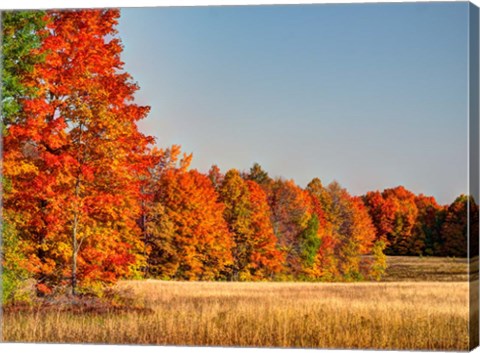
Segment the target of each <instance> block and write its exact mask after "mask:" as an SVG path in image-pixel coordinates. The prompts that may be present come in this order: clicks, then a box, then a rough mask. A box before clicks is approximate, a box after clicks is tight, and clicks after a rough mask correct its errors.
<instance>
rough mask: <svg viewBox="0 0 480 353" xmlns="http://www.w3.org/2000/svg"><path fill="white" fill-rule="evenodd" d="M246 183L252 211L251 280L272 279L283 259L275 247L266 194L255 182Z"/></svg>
mask: <svg viewBox="0 0 480 353" xmlns="http://www.w3.org/2000/svg"><path fill="white" fill-rule="evenodd" d="M246 183H247V187H248V191H249V201H250V207H251V210H252V213H251V227H252V230H253V239H252V252H251V255H250V268H251V270H250V272H251V278H252V279H272V278H274V277H275V276H276V275H277V274H278V273H280V272H281V271H282V270H283V267H284V265H283V264H284V261H285V257H284V254H283V253H282V252H281V251H280V250H279V249H278V247H277V238H276V237H275V234H274V232H273V227H272V223H271V211H270V207H269V205H268V200H267V195H266V193H265V192H264V191H263V189H262V188H261V187H260V186H259V185H258V184H257V183H256V182H254V181H251V180H248V181H247V182H246Z"/></svg>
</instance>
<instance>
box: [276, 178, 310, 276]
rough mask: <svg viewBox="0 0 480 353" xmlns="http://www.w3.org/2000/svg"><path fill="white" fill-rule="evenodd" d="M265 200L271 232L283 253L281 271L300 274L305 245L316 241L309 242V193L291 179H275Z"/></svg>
mask: <svg viewBox="0 0 480 353" xmlns="http://www.w3.org/2000/svg"><path fill="white" fill-rule="evenodd" d="M269 204H270V208H271V210H272V216H271V219H272V225H273V229H274V233H275V235H276V237H277V239H278V244H279V246H280V249H281V250H282V251H283V252H284V253H285V265H286V273H285V274H286V276H290V277H293V278H298V277H299V276H303V275H304V273H305V268H306V267H308V264H310V263H311V262H310V255H308V254H307V252H308V250H307V248H310V247H312V246H316V243H317V242H316V241H313V242H312V233H313V229H312V228H315V223H314V222H315V221H312V220H311V218H312V217H315V215H314V214H313V213H312V210H311V203H310V198H309V195H308V193H307V192H306V191H305V190H302V189H301V188H300V187H299V186H297V185H295V183H294V182H293V181H292V180H287V181H285V180H282V179H277V180H275V181H273V182H272V184H271V194H270V197H269ZM307 228H310V229H307ZM313 236H316V235H313ZM312 243H313V244H312Z"/></svg>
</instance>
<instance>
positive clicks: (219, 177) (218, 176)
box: [208, 164, 224, 189]
mask: <svg viewBox="0 0 480 353" xmlns="http://www.w3.org/2000/svg"><path fill="white" fill-rule="evenodd" d="M208 178H209V179H210V181H211V182H212V185H213V186H214V187H215V189H218V188H219V187H220V185H221V184H222V183H223V178H224V175H223V174H222V172H221V171H220V168H218V166H217V165H216V164H214V165H212V167H211V168H210V170H209V171H208Z"/></svg>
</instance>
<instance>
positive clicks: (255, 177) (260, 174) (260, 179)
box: [246, 163, 272, 187]
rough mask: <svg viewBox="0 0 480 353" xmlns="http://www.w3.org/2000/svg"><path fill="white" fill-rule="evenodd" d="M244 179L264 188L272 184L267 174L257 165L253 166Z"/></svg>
mask: <svg viewBox="0 0 480 353" xmlns="http://www.w3.org/2000/svg"><path fill="white" fill-rule="evenodd" d="M246 179H247V180H252V181H254V182H256V183H257V184H258V185H260V186H262V187H265V186H267V185H268V184H270V183H271V182H272V179H271V178H270V177H269V175H268V173H267V172H266V171H264V170H263V168H262V167H261V166H260V164H258V163H254V164H253V166H252V167H251V168H250V171H249V173H248V174H247V175H246Z"/></svg>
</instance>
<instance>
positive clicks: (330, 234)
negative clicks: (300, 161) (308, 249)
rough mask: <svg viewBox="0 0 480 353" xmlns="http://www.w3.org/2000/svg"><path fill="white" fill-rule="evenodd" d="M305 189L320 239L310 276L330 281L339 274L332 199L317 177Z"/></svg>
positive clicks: (337, 241) (337, 242)
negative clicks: (309, 199) (310, 201)
mask: <svg viewBox="0 0 480 353" xmlns="http://www.w3.org/2000/svg"><path fill="white" fill-rule="evenodd" d="M306 191H307V192H308V193H309V194H310V197H311V199H312V205H313V213H314V214H315V216H316V218H317V219H318V222H319V226H318V232H317V236H318V238H319V239H320V243H319V245H318V249H317V256H316V259H315V266H314V271H313V272H312V273H310V276H311V277H314V278H318V279H321V280H325V281H332V280H335V279H336V278H338V276H339V269H338V259H337V256H336V255H335V249H336V247H337V245H338V244H339V239H338V234H336V233H335V231H334V230H335V224H334V220H335V217H334V214H333V213H332V212H331V207H332V203H331V202H332V199H331V197H330V195H329V193H328V191H327V189H326V188H325V187H324V186H323V184H322V182H321V181H320V179H319V178H314V179H312V180H311V181H310V182H309V183H308V185H307V187H306ZM312 250H313V249H312Z"/></svg>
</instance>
